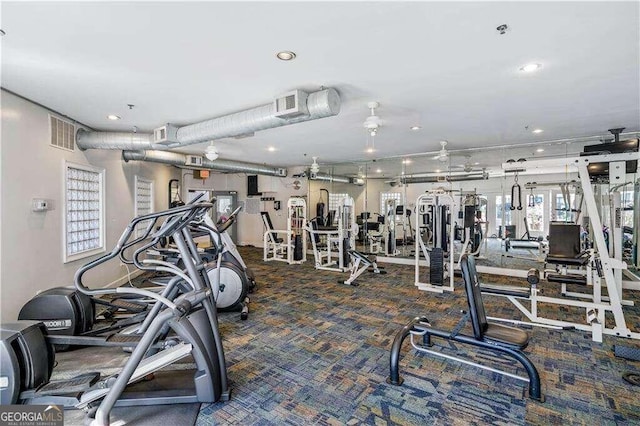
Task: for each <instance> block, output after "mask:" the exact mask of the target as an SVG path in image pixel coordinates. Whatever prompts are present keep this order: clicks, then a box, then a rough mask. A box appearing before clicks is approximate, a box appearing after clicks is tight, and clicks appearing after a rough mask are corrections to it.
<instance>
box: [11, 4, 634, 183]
mask: <svg viewBox="0 0 640 426" xmlns="http://www.w3.org/2000/svg"><path fill="white" fill-rule="evenodd" d="M639 7H640V4H639V3H638V2H624V3H618V2H597V3H596V2H562V3H553V2H495V3H487V2H470V3H466V2H448V3H447V2H438V3H430V2H406V3H405V2H380V3H378V2H318V3H316V2H257V3H248V2H233V3H232V2H211V3H196V2H181V3H167V2H158V3H155V2H154V3H152V2H138V3H115V2H114V3H112V2H103V3H96V2H92V3H77V2H68V3H57V2H46V3H28V2H27V3H13V2H4V1H3V2H2V6H1V13H2V15H1V18H0V19H1V28H2V29H3V30H4V31H5V32H6V33H7V35H6V36H4V37H2V86H3V87H5V88H7V89H9V90H11V91H14V92H16V93H18V94H20V95H22V96H25V97H27V98H29V99H32V100H34V101H37V102H39V103H41V104H43V105H46V106H48V107H50V108H53V109H55V110H57V111H59V112H61V113H63V114H66V115H68V116H70V117H73V118H75V119H77V120H79V121H80V122H82V123H85V124H87V125H89V126H91V127H93V128H95V129H101V130H121V131H127V130H130V129H132V128H133V126H137V127H138V128H139V129H140V130H141V131H150V130H151V129H153V128H154V127H158V126H159V125H161V124H163V123H166V122H171V123H174V124H178V125H184V124H190V123H193V122H196V121H200V120H203V119H208V118H212V117H217V116H221V115H225V114H228V113H232V112H236V111H239V110H243V109H246V108H252V107H255V106H259V105H263V104H266V103H269V102H271V101H272V100H273V98H274V97H276V96H277V95H279V94H282V93H285V92H287V91H289V90H291V89H294V88H302V89H305V90H309V91H315V90H318V89H319V88H320V87H321V86H325V87H334V88H336V89H337V90H338V91H339V93H340V95H341V99H342V110H341V112H340V114H339V115H338V116H336V117H330V118H325V119H321V120H317V121H312V122H307V123H300V124H295V125H291V126H286V127H281V128H277V129H272V130H266V131H262V132H258V133H256V134H255V136H254V137H251V138H247V139H242V140H235V139H225V140H221V141H218V142H217V143H216V144H217V145H218V146H219V149H220V154H221V155H220V156H221V158H227V159H235V160H242V161H251V162H258V163H267V164H272V165H282V166H290V165H298V164H304V163H310V162H311V158H310V157H311V156H318V157H319V158H320V159H319V161H320V162H321V163H324V164H327V163H336V162H343V161H356V160H365V159H370V158H373V157H375V158H384V157H389V156H394V155H405V154H414V153H421V152H431V151H437V150H438V149H439V144H438V141H439V140H441V139H446V140H448V141H449V146H448V148H450V149H454V150H456V149H458V150H459V149H468V148H479V147H480V148H482V147H489V146H497V145H518V144H525V143H531V142H536V141H548V140H556V139H561V138H569V137H581V136H588V135H598V134H605V133H606V130H607V129H609V128H612V127H626V128H627V130H631V131H638V130H640V53H639V52H640V37H639V35H640V19H639V16H640V13H639V12H640V10H639ZM503 23H506V24H508V25H509V28H510V29H509V31H508V32H507V33H506V34H505V35H499V34H498V32H497V31H496V27H497V26H498V25H500V24H503ZM280 50H292V51H294V52H296V53H297V55H298V57H297V59H296V60H294V61H292V62H282V61H278V60H277V59H276V58H275V53H276V52H278V51H280ZM530 62H537V63H540V64H542V65H543V67H542V69H541V70H540V71H538V72H536V73H533V74H525V73H523V72H521V71H519V68H520V67H521V66H522V65H524V64H526V63H530ZM369 101H378V102H380V108H379V109H378V110H377V113H378V115H379V116H380V117H381V118H382V120H383V127H382V128H381V129H380V131H379V133H378V136H377V137H376V140H375V147H376V152H375V153H373V154H367V153H365V144H366V141H367V134H366V132H365V130H364V128H363V127H362V122H363V121H364V119H365V118H366V117H367V115H368V114H369V110H368V109H367V102H369ZM129 103H131V104H135V108H134V109H133V110H128V108H127V107H126V104H129ZM108 114H117V115H120V116H122V120H120V121H117V122H111V121H109V120H107V119H106V116H107V115H108ZM412 125H419V126H422V129H421V130H420V131H418V132H414V131H411V130H409V127H410V126H412ZM525 126H529V129H526V128H525ZM537 127H539V128H542V129H544V133H542V134H539V135H534V134H532V133H531V129H533V128H537ZM269 146H273V147H275V148H276V151H275V152H268V151H267V148H268V147H269ZM203 147H204V145H193V146H190V147H189V149H188V151H190V152H201V150H202V149H203ZM528 150H530V148H526V150H525V151H528ZM305 154H306V156H305ZM488 157H489V158H487V159H486V161H487V162H489V161H495V160H496V158H495V157H492V156H488ZM502 160H503V158H500V161H502ZM483 161H485V160H483ZM474 162H475V161H474ZM463 163H464V158H463V160H462V161H461V162H460V164H463ZM424 164H425V167H431V166H428V163H424ZM433 167H436V166H433ZM415 171H416V172H417V171H424V170H415ZM396 172H397V170H396ZM390 173H391V172H390ZM394 173H395V172H394Z"/></svg>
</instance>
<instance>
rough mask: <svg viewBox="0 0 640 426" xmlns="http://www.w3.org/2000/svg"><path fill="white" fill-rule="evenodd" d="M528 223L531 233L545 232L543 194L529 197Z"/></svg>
mask: <svg viewBox="0 0 640 426" xmlns="http://www.w3.org/2000/svg"><path fill="white" fill-rule="evenodd" d="M531 201H533V203H531ZM527 223H528V224H529V231H531V232H544V195H543V194H534V195H533V196H532V195H530V194H529V195H527Z"/></svg>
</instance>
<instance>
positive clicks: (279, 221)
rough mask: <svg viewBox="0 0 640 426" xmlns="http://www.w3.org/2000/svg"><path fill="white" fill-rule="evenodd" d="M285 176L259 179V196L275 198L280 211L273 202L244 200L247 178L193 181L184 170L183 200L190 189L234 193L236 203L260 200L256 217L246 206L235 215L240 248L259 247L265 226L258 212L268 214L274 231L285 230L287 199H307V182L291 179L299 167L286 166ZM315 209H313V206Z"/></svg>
mask: <svg viewBox="0 0 640 426" xmlns="http://www.w3.org/2000/svg"><path fill="white" fill-rule="evenodd" d="M287 170H288V176H290V177H286V178H279V177H273V176H259V177H258V191H260V192H262V197H274V198H275V200H276V201H280V204H281V209H280V210H278V211H276V210H275V209H274V203H273V201H259V200H260V198H261V197H260V196H253V197H247V175H245V174H243V173H238V174H220V173H215V174H211V175H210V176H209V178H208V179H204V180H201V179H194V178H193V173H192V172H190V171H188V170H184V171H183V179H182V182H183V185H182V191H183V197H185V195H184V194H186V191H187V190H189V189H200V190H210V191H236V192H237V193H238V201H239V202H245V203H246V201H247V198H250V199H253V200H258V201H259V206H260V208H259V211H258V213H256V214H250V213H247V209H246V206H245V208H244V209H243V210H242V211H241V212H240V214H239V215H238V222H237V223H238V226H237V230H238V237H237V243H238V244H239V245H252V246H256V247H262V241H263V240H262V239H263V235H264V227H263V224H262V218H261V216H260V213H259V212H260V211H267V212H269V216H270V217H271V221H272V222H273V226H274V228H276V229H287V200H288V199H289V197H305V198H306V197H307V191H308V186H307V179H306V178H294V177H291V176H293V175H294V174H297V173H300V172H301V171H302V170H303V169H302V168H301V167H298V168H296V167H289V168H288V169H287ZM295 182H298V186H299V188H298V189H296V184H295ZM314 208H315V207H314Z"/></svg>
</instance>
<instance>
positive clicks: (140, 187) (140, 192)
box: [134, 176, 153, 236]
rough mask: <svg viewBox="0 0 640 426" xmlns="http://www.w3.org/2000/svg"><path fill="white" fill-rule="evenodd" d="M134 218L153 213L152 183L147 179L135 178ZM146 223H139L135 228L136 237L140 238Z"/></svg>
mask: <svg viewBox="0 0 640 426" xmlns="http://www.w3.org/2000/svg"><path fill="white" fill-rule="evenodd" d="M135 186H136V188H135V213H134V214H135V216H141V215H143V214H149V213H152V212H153V182H152V181H150V180H149V179H144V178H141V177H140V176H136V177H135ZM147 225H148V221H144V222H140V223H139V224H138V225H137V226H136V236H142V233H143V232H144V230H145V228H146V226H147Z"/></svg>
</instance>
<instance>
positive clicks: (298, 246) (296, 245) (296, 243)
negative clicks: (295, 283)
mask: <svg viewBox="0 0 640 426" xmlns="http://www.w3.org/2000/svg"><path fill="white" fill-rule="evenodd" d="M293 260H296V261H298V260H302V236H301V235H296V236H295V237H294V239H293Z"/></svg>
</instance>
